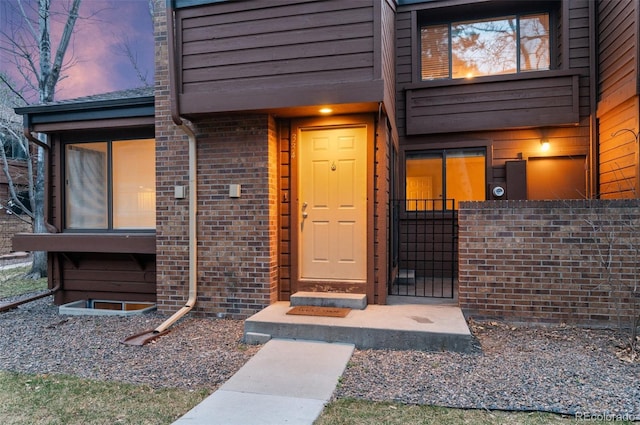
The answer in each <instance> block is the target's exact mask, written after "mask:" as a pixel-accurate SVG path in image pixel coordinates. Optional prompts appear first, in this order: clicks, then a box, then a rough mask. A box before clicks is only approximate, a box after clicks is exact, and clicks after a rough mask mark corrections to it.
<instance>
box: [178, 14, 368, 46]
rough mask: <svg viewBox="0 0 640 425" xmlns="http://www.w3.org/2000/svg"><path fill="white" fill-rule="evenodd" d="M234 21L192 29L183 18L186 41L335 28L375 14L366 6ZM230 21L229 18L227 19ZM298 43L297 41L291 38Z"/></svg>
mask: <svg viewBox="0 0 640 425" xmlns="http://www.w3.org/2000/svg"><path fill="white" fill-rule="evenodd" d="M240 18H241V20H240V19H239V20H238V21H236V22H230V23H221V24H217V23H215V22H212V23H210V24H208V25H206V26H198V27H194V28H189V26H188V21H186V22H185V21H184V20H183V21H182V23H181V27H182V28H183V33H182V34H183V36H182V37H183V39H184V40H185V42H190V41H198V40H211V39H225V38H232V37H254V36H261V35H263V34H270V33H286V32H287V31H292V30H300V29H305V28H313V29H314V30H315V31H317V32H322V31H328V30H331V29H332V28H333V27H334V26H335V25H336V24H339V25H348V24H357V23H361V22H371V21H372V14H371V12H368V13H367V10H366V9H350V10H338V11H333V12H327V13H318V14H314V15H300V16H292V17H282V18H277V17H276V18H272V17H270V18H265V19H261V20H258V21H255V20H250V19H245V16H244V15H242V16H241V17H240ZM226 22H228V21H226ZM289 41H290V42H294V43H295V40H289Z"/></svg>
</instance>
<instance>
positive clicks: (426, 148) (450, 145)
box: [398, 140, 493, 200]
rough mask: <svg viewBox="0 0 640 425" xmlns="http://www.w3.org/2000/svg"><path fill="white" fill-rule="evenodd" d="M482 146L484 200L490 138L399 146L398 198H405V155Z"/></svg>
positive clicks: (489, 169) (490, 160)
mask: <svg viewBox="0 0 640 425" xmlns="http://www.w3.org/2000/svg"><path fill="white" fill-rule="evenodd" d="M481 148H484V158H485V171H484V172H485V183H486V184H485V200H487V199H489V198H488V196H489V193H488V190H489V189H488V186H489V182H490V177H491V171H492V169H493V152H492V151H493V149H492V142H491V141H490V140H467V141H464V140H463V141H451V142H424V143H419V144H415V145H411V146H405V147H401V148H400V155H399V160H400V161H401V162H400V164H401V165H400V166H401V175H400V176H399V177H400V181H399V182H398V183H399V186H400V187H399V190H400V193H399V195H400V198H402V199H406V198H407V192H406V190H407V188H406V182H407V169H406V164H407V157H408V156H410V155H411V154H412V153H420V152H430V151H441V150H457V149H481Z"/></svg>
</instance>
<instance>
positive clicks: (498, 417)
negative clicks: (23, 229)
mask: <svg viewBox="0 0 640 425" xmlns="http://www.w3.org/2000/svg"><path fill="white" fill-rule="evenodd" d="M588 422H589V423H590V424H601V425H604V424H608V423H611V422H602V421H591V420H589V421H588ZM571 423H573V424H575V423H576V419H575V418H574V417H573V416H571V417H570V416H562V415H554V414H551V413H539V412H533V413H531V412H500V411H491V412H489V411H486V410H464V409H448V408H444V407H435V406H417V405H406V404H400V403H391V402H388V403H379V402H370V401H363V400H351V399H342V400H338V401H334V402H332V403H329V404H328V405H327V407H326V408H325V409H324V411H323V412H322V415H321V416H320V417H319V418H318V420H317V421H316V422H315V423H314V425H370V424H376V425H430V424H434V425H435V424H438V425H458V424H468V425H488V424H491V425H494V424H498V425H507V424H508V425H546V424H551V425H553V424H560V425H562V424H571ZM617 423H620V424H625V423H627V424H631V422H617Z"/></svg>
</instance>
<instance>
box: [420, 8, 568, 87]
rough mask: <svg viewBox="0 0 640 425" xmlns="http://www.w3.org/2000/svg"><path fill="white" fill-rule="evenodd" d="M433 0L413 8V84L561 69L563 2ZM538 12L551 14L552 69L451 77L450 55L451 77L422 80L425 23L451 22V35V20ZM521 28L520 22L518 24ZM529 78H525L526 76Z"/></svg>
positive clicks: (449, 81) (518, 74)
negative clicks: (445, 1)
mask: <svg viewBox="0 0 640 425" xmlns="http://www.w3.org/2000/svg"><path fill="white" fill-rule="evenodd" d="M430 3H431V2H424V4H425V5H428V7H421V8H419V9H416V10H413V11H412V28H413V31H412V34H413V35H412V44H413V46H414V47H413V52H414V53H413V54H414V55H415V56H414V58H413V63H414V66H413V73H412V74H413V81H414V84H419V83H426V84H430V83H434V82H448V83H451V82H456V81H460V80H462V81H465V82H467V83H469V82H473V81H477V80H479V79H483V78H496V77H503V78H504V77H511V76H523V75H529V77H528V78H531V76H530V75H532V74H533V75H536V76H537V75H538V74H540V73H547V72H550V71H554V70H557V69H558V60H559V58H558V54H557V53H558V48H559V47H558V39H557V36H558V34H557V26H558V22H559V18H560V16H559V13H558V10H559V9H558V7H560V4H561V2H559V1H557V0H549V1H539V2H524V1H510V2H501V3H500V4H499V5H496V4H494V3H491V4H489V5H485V4H466V5H463V6H459V7H438V6H437V5H435V6H434V5H432V4H430ZM536 13H548V14H549V69H548V70H539V71H524V72H520V71H518V72H516V73H513V74H500V75H486V76H478V77H475V78H473V79H472V80H465V79H461V78H455V79H454V78H452V77H451V58H449V68H450V69H449V77H448V78H440V79H434V80H423V79H422V59H421V58H422V40H421V35H420V32H421V29H422V28H423V27H425V26H430V25H442V24H449V37H450V36H451V31H450V28H451V23H452V22H458V21H466V20H475V19H478V20H480V19H488V18H499V17H504V16H509V15H517V16H518V18H519V17H520V16H521V15H530V14H536ZM518 28H519V25H518ZM449 55H451V46H449ZM517 56H518V58H517V61H518V69H519V68H520V67H519V62H520V54H519V53H518V55H517ZM525 78H526V77H525Z"/></svg>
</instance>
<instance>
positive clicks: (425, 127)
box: [406, 71, 579, 135]
mask: <svg viewBox="0 0 640 425" xmlns="http://www.w3.org/2000/svg"><path fill="white" fill-rule="evenodd" d="M545 74H546V75H547V77H546V78H541V75H537V76H533V75H531V74H525V75H524V76H516V77H512V78H504V77H503V78H499V79H496V80H492V79H489V78H487V79H483V80H482V81H477V82H474V81H455V82H447V83H443V84H437V83H436V84H433V83H431V84H429V86H428V87H424V88H412V89H408V90H406V110H407V118H406V119H407V123H406V125H407V127H406V132H407V135H414V134H431V133H446V132H449V131H451V130H453V129H455V130H456V131H474V130H488V129H496V128H519V127H541V126H552V125H568V124H571V125H573V124H577V123H578V120H579V115H578V96H579V93H578V91H579V89H578V76H577V75H573V74H569V75H567V74H566V73H563V72H560V74H557V73H555V72H552V71H550V72H549V73H545Z"/></svg>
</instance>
